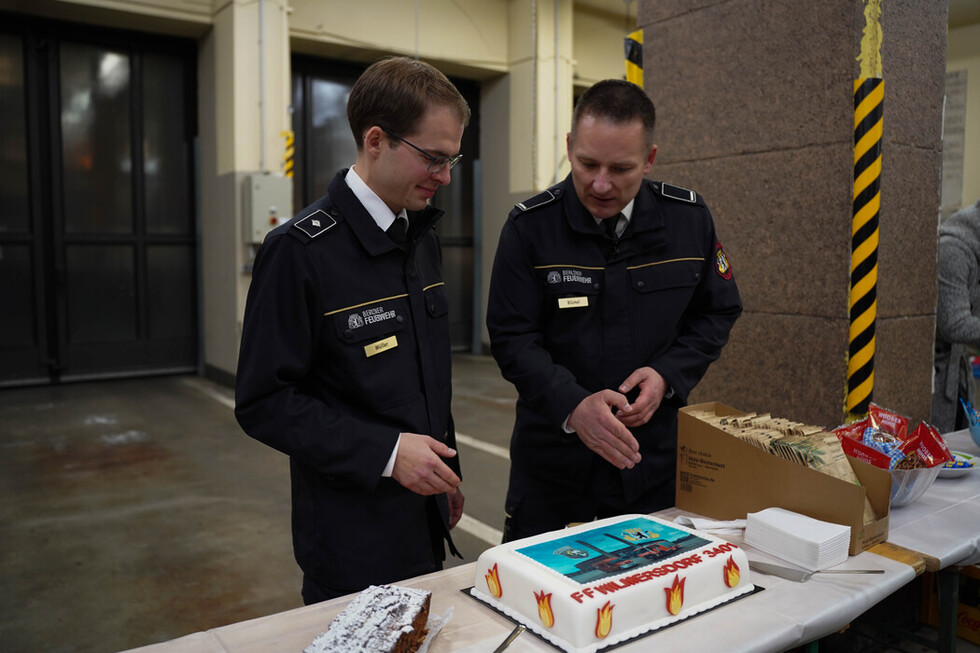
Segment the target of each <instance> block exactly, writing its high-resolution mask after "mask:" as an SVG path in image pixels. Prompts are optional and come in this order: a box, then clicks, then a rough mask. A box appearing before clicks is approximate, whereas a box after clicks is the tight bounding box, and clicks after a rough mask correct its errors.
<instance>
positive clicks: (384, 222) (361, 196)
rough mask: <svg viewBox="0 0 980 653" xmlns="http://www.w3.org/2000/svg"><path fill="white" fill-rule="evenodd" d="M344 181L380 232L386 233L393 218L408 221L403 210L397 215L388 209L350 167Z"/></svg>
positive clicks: (406, 213)
mask: <svg viewBox="0 0 980 653" xmlns="http://www.w3.org/2000/svg"><path fill="white" fill-rule="evenodd" d="M344 181H345V182H347V186H348V187H349V188H350V189H351V192H352V193H354V196H355V197H356V198H357V200H358V201H359V202H360V203H361V206H363V207H364V209H365V210H366V211H367V212H368V213H369V214H370V215H371V217H372V218H374V221H375V223H377V225H378V226H379V227H381V231H388V227H390V226H391V223H392V222H394V221H395V218H396V217H397V218H405V219H406V220H408V212H407V211H405V209H404V208H403V209H402V210H401V211H400V212H399V213H398V214H397V215H396V214H395V213H393V212H392V210H391V209H389V208H388V205H387V204H385V203H384V200H382V199H381V198H380V197H378V194H377V193H375V192H374V191H373V190H371V187H370V186H368V185H367V184H365V183H364V180H363V179H361V176H360V175H359V174H357V171H356V170H354V166H351V167H350V169H349V170H348V171H347V174H346V175H344Z"/></svg>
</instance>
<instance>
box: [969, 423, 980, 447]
mask: <svg viewBox="0 0 980 653" xmlns="http://www.w3.org/2000/svg"><path fill="white" fill-rule="evenodd" d="M970 437H971V438H973V443H974V444H975V445H977V446H978V447H980V421H977V422H973V421H972V420H971V421H970Z"/></svg>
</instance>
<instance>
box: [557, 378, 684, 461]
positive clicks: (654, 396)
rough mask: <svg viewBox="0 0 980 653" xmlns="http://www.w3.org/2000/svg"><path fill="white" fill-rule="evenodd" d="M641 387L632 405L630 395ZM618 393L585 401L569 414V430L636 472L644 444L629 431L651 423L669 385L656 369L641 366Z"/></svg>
mask: <svg viewBox="0 0 980 653" xmlns="http://www.w3.org/2000/svg"><path fill="white" fill-rule="evenodd" d="M637 387H638V388H639V389H640V393H639V395H638V396H637V398H636V401H634V402H633V403H632V404H631V403H630V402H629V400H628V399H627V398H626V393H627V392H630V391H631V390H632V389H633V388H637ZM618 390H619V392H617V391H615V390H600V391H599V392H596V393H593V394H591V395H589V396H588V397H586V398H585V399H583V400H582V401H581V403H579V405H578V406H576V407H575V410H573V411H572V414H571V415H569V417H568V427H569V428H571V429H574V430H575V433H577V434H578V437H579V439H580V440H582V442H583V443H584V444H585V446H587V447H588V448H589V449H591V450H592V451H594V452H595V453H597V454H599V455H600V456H602V458H603V459H605V460H606V461H608V462H609V463H610V464H612V465H613V466H614V467H617V468H618V469H632V468H633V466H634V465H636V464H637V463H638V462H640V444H639V443H638V442H637V441H636V438H634V437H633V434H632V433H630V431H629V428H630V427H636V426H641V425H643V424H646V423H647V422H649V421H650V418H651V417H653V414H654V413H655V412H656V410H657V408H659V407H660V402H661V401H662V400H663V396H664V393H665V392H666V391H667V383H666V382H665V381H664V378H663V377H662V376H660V374H659V373H657V372H656V371H655V370H654V369H652V368H650V367H641V368H639V369H638V370H636V371H635V372H633V373H632V374H630V375H629V376H628V377H627V378H626V380H625V381H623V383H622V384H620V386H619V388H618ZM614 408H615V409H616V413H615V414H613V410H612V409H614Z"/></svg>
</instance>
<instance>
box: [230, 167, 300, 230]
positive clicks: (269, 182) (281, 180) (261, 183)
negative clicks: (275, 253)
mask: <svg viewBox="0 0 980 653" xmlns="http://www.w3.org/2000/svg"><path fill="white" fill-rule="evenodd" d="M292 213H293V180H292V179H291V178H289V177H282V176H280V175H263V174H254V175H248V176H247V177H245V180H244V182H243V187H242V214H243V218H244V219H243V223H244V224H243V227H242V231H243V232H244V234H245V243H246V244H250V245H252V244H255V245H257V244H259V243H261V242H262V240H263V239H264V238H265V235H266V234H267V233H269V230H270V229H274V228H275V227H277V226H279V225H280V224H282V223H283V222H286V221H287V220H289V218H290V217H291V216H292Z"/></svg>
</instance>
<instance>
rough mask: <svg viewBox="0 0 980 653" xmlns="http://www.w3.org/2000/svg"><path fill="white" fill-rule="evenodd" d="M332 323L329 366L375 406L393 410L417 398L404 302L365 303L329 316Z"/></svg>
mask: <svg viewBox="0 0 980 653" xmlns="http://www.w3.org/2000/svg"><path fill="white" fill-rule="evenodd" d="M328 319H330V320H332V322H333V329H332V330H331V332H332V333H333V335H334V337H335V346H334V347H333V349H334V350H335V351H336V353H337V360H335V361H331V363H332V366H335V369H337V370H338V373H339V374H341V375H342V376H341V378H346V379H347V384H348V386H349V387H352V388H354V387H356V388H359V390H360V394H361V396H363V397H370V398H371V399H370V401H372V402H376V405H395V404H397V403H398V402H399V401H403V400H404V399H405V398H407V397H411V396H413V395H414V394H416V393H417V387H416V385H417V384H416V383H415V381H414V379H415V377H416V375H415V374H409V373H408V372H410V371H413V370H414V369H415V367H414V360H415V343H414V338H412V334H411V331H410V329H409V326H410V319H409V311H408V300H407V298H405V297H397V298H394V299H390V298H389V299H384V300H379V301H375V302H369V303H366V304H362V305H359V306H356V307H351V308H348V309H343V310H341V311H338V312H336V313H334V314H331V315H329V316H328Z"/></svg>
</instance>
